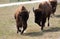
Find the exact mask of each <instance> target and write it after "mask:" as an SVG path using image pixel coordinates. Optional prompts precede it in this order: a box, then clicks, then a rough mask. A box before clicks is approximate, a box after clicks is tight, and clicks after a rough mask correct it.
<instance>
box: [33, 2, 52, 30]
mask: <svg viewBox="0 0 60 39" xmlns="http://www.w3.org/2000/svg"><path fill="white" fill-rule="evenodd" d="M51 10H52V7H51V5H50V3H48V2H46V1H44V2H41V3H40V4H39V7H38V9H34V8H33V12H34V15H35V23H37V24H38V25H39V26H41V30H43V27H44V26H45V22H46V19H47V18H48V26H49V19H50V15H51V12H52V11H51Z"/></svg>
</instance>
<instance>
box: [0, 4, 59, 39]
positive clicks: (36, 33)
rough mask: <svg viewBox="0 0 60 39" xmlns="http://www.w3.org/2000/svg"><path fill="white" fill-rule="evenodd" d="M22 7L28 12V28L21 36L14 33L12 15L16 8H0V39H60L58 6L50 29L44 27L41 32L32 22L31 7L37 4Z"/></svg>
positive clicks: (14, 26) (14, 25) (14, 24)
mask: <svg viewBox="0 0 60 39" xmlns="http://www.w3.org/2000/svg"><path fill="white" fill-rule="evenodd" d="M24 6H25V7H26V8H27V9H28V10H29V11H30V16H29V20H28V28H27V30H26V33H24V34H23V35H20V34H17V33H16V23H15V19H14V13H15V9H16V8H17V7H18V6H10V7H4V8H0V39H60V5H58V7H57V11H56V15H55V17H53V18H51V19H50V27H47V25H46V27H44V30H43V32H42V31H41V29H40V27H39V26H38V25H37V24H36V23H35V22H34V13H33V11H32V8H33V7H35V8H37V7H38V3H36V4H26V5H24ZM46 24H47V23H46Z"/></svg>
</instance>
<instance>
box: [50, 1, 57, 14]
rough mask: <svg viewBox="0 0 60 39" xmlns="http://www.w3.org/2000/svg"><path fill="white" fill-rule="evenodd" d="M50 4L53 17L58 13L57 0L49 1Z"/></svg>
mask: <svg viewBox="0 0 60 39" xmlns="http://www.w3.org/2000/svg"><path fill="white" fill-rule="evenodd" d="M49 2H50V3H51V6H52V13H53V15H54V13H55V12H56V7H57V0H49Z"/></svg>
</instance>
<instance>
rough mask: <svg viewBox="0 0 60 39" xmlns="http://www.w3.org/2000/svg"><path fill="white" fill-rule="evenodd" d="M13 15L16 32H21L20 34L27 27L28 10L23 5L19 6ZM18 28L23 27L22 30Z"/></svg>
mask: <svg viewBox="0 0 60 39" xmlns="http://www.w3.org/2000/svg"><path fill="white" fill-rule="evenodd" d="M14 17H15V20H16V27H17V33H18V32H21V34H23V32H24V31H25V30H26V28H27V20H28V18H29V11H27V9H26V8H25V7H24V6H19V7H18V8H17V9H16V12H15V15H14ZM20 28H23V30H21V29H20Z"/></svg>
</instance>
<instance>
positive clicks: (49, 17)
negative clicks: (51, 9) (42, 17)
mask: <svg viewBox="0 0 60 39" xmlns="http://www.w3.org/2000/svg"><path fill="white" fill-rule="evenodd" d="M49 19H50V15H49V16H48V27H49V26H50V24H49Z"/></svg>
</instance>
